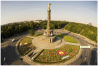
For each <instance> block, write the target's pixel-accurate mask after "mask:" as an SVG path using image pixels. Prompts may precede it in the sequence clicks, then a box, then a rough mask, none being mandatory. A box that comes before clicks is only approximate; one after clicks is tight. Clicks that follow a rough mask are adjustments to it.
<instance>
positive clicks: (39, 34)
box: [33, 33, 43, 37]
mask: <svg viewBox="0 0 100 66" xmlns="http://www.w3.org/2000/svg"><path fill="white" fill-rule="evenodd" d="M41 35H43V33H38V34H35V35H33V36H34V37H37V36H41Z"/></svg>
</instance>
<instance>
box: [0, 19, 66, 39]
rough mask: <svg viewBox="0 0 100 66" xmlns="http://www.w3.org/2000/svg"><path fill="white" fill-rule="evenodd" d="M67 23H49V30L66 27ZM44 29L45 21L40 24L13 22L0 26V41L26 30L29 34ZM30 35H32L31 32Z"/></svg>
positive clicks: (45, 26)
mask: <svg viewBox="0 0 100 66" xmlns="http://www.w3.org/2000/svg"><path fill="white" fill-rule="evenodd" d="M67 23H68V22H61V21H51V22H50V26H51V29H55V28H56V29H57V28H58V29H59V28H61V27H63V26H64V25H66V24H67ZM39 27H40V28H42V29H46V28H47V21H43V22H40V23H37V22H33V21H30V22H28V21H26V22H19V23H17V22H15V23H12V24H7V25H1V41H2V38H8V37H10V36H13V35H15V34H18V33H22V32H25V31H28V30H31V31H30V32H32V31H34V30H36V29H39ZM31 34H34V33H33V32H32V33H31Z"/></svg>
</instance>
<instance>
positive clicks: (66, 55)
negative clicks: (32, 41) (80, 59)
mask: <svg viewBox="0 0 100 66" xmlns="http://www.w3.org/2000/svg"><path fill="white" fill-rule="evenodd" d="M79 49H80V47H79V46H73V45H64V46H62V47H60V48H57V49H44V50H42V51H41V52H40V53H39V54H38V55H37V56H36V57H35V58H34V60H33V61H35V62H39V63H57V62H62V61H66V60H69V59H71V58H72V57H74V56H75V55H76V54H77V53H78V52H79Z"/></svg>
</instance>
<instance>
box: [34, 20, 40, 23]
mask: <svg viewBox="0 0 100 66" xmlns="http://www.w3.org/2000/svg"><path fill="white" fill-rule="evenodd" d="M34 22H37V23H40V22H42V20H34Z"/></svg>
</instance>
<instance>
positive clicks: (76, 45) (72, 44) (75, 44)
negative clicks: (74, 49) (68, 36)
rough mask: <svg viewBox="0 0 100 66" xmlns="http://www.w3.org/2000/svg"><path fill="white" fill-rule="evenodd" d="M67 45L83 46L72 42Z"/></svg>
mask: <svg viewBox="0 0 100 66" xmlns="http://www.w3.org/2000/svg"><path fill="white" fill-rule="evenodd" d="M65 44H68V45H75V46H81V45H80V44H79V43H72V42H65Z"/></svg>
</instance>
